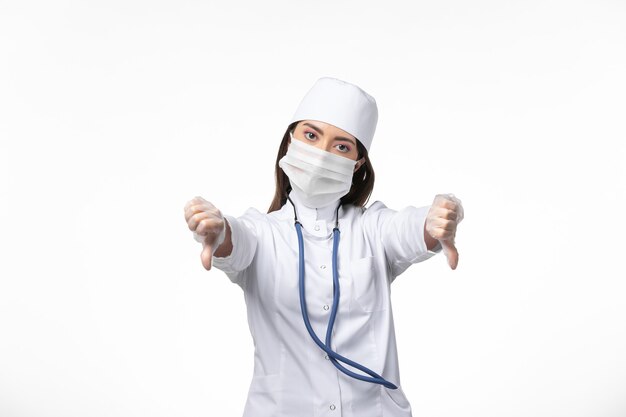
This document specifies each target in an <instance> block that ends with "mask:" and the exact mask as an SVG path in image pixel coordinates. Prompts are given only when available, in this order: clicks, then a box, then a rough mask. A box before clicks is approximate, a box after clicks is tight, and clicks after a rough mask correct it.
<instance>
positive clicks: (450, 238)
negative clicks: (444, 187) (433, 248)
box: [424, 194, 463, 269]
mask: <svg viewBox="0 0 626 417" xmlns="http://www.w3.org/2000/svg"><path fill="white" fill-rule="evenodd" d="M461 220H463V206H462V205H461V200H459V199H458V198H456V197H455V196H454V194H437V195H436V196H435V200H434V201H433V204H432V205H431V206H430V210H428V214H427V215H426V222H425V224H424V230H425V231H426V233H428V234H429V235H430V236H431V237H432V238H433V239H436V240H438V241H439V242H440V243H441V248H442V249H443V253H444V254H445V255H446V258H447V259H448V265H450V268H452V269H456V266H457V264H458V263H459V252H458V250H457V249H456V246H455V245H454V237H455V235H456V227H457V225H458V224H459V223H460V222H461Z"/></svg>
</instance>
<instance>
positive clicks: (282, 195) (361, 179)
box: [267, 122, 374, 213]
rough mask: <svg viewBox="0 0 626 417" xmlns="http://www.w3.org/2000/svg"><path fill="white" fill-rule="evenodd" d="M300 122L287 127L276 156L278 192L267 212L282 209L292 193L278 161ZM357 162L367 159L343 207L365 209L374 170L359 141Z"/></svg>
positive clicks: (343, 202) (354, 178) (343, 200)
mask: <svg viewBox="0 0 626 417" xmlns="http://www.w3.org/2000/svg"><path fill="white" fill-rule="evenodd" d="M298 123H299V122H293V123H292V124H290V125H289V126H288V127H287V130H286V131H285V134H284V135H283V140H282V141H281V142H280V146H279V147H278V155H277V156H276V167H275V170H274V177H275V180H276V191H275V192H274V199H273V200H272V204H270V208H269V209H268V210H267V212H268V213H271V212H273V211H275V210H278V209H280V208H281V207H282V206H283V205H284V204H285V203H286V202H287V194H288V193H289V191H291V184H290V183H289V177H287V174H285V172H284V171H283V169H282V168H281V167H280V166H278V161H280V160H281V158H282V157H283V156H284V155H285V154H286V153H287V148H288V147H289V132H293V130H294V129H295V128H296V126H297V125H298ZM356 142H357V151H358V156H357V160H358V159H361V158H363V157H365V162H364V163H363V164H362V165H361V166H360V167H359V169H358V170H356V172H355V173H354V175H353V176H352V187H350V191H348V194H346V195H344V196H343V197H341V199H340V201H341V205H344V204H354V205H355V206H360V207H364V206H365V204H366V203H367V200H369V198H370V195H371V194H372V190H373V189H374V168H373V167H372V163H371V162H370V159H369V156H368V154H367V149H365V146H363V144H362V143H361V142H360V141H359V140H358V139H357V141H356Z"/></svg>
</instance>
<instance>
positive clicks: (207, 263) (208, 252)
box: [200, 243, 213, 271]
mask: <svg viewBox="0 0 626 417" xmlns="http://www.w3.org/2000/svg"><path fill="white" fill-rule="evenodd" d="M200 259H202V266H204V269H206V270H208V271H210V270H211V260H212V259H213V247H212V246H211V245H210V244H208V243H205V244H204V246H203V248H202V253H201V254H200Z"/></svg>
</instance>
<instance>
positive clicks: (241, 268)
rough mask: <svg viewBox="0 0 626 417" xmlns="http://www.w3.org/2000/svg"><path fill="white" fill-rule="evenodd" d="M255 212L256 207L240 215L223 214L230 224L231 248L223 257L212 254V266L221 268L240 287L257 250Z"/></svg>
mask: <svg viewBox="0 0 626 417" xmlns="http://www.w3.org/2000/svg"><path fill="white" fill-rule="evenodd" d="M257 213H258V211H257V210H256V209H254V208H249V209H248V210H247V211H246V212H245V213H244V214H243V215H242V216H240V217H234V216H230V215H228V214H225V215H224V219H225V220H226V221H227V222H228V224H229V225H230V230H231V241H232V244H233V250H232V252H231V253H230V255H228V256H225V257H217V256H215V255H213V258H212V260H211V263H212V265H213V266H214V267H216V268H218V269H220V270H222V271H223V272H224V273H225V274H226V275H227V276H228V278H229V279H230V280H231V281H232V282H233V283H235V284H237V285H239V286H241V287H242V288H243V285H244V283H245V277H246V276H247V269H248V267H249V266H250V264H251V263H252V260H253V259H254V256H255V254H256V250H257V245H258V232H257V227H256V226H257V223H256V222H257V221H258V219H256V217H258V216H256V214H257Z"/></svg>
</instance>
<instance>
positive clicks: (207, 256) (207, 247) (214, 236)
mask: <svg viewBox="0 0 626 417" xmlns="http://www.w3.org/2000/svg"><path fill="white" fill-rule="evenodd" d="M185 221H186V222H187V225H188V226H189V230H191V231H192V232H193V238H194V239H195V240H196V241H197V242H200V243H202V253H201V255H200V257H201V259H202V265H203V266H204V267H205V268H206V269H207V270H210V269H211V261H212V258H213V254H214V253H215V251H216V250H217V248H218V247H219V246H220V245H221V244H222V243H223V242H224V240H225V239H226V220H225V219H224V216H222V213H221V212H220V211H219V210H218V209H217V207H215V206H214V205H213V204H211V203H210V202H208V201H206V200H205V199H204V198H202V197H199V196H196V197H194V198H192V199H191V200H189V201H188V202H187V204H185Z"/></svg>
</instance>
